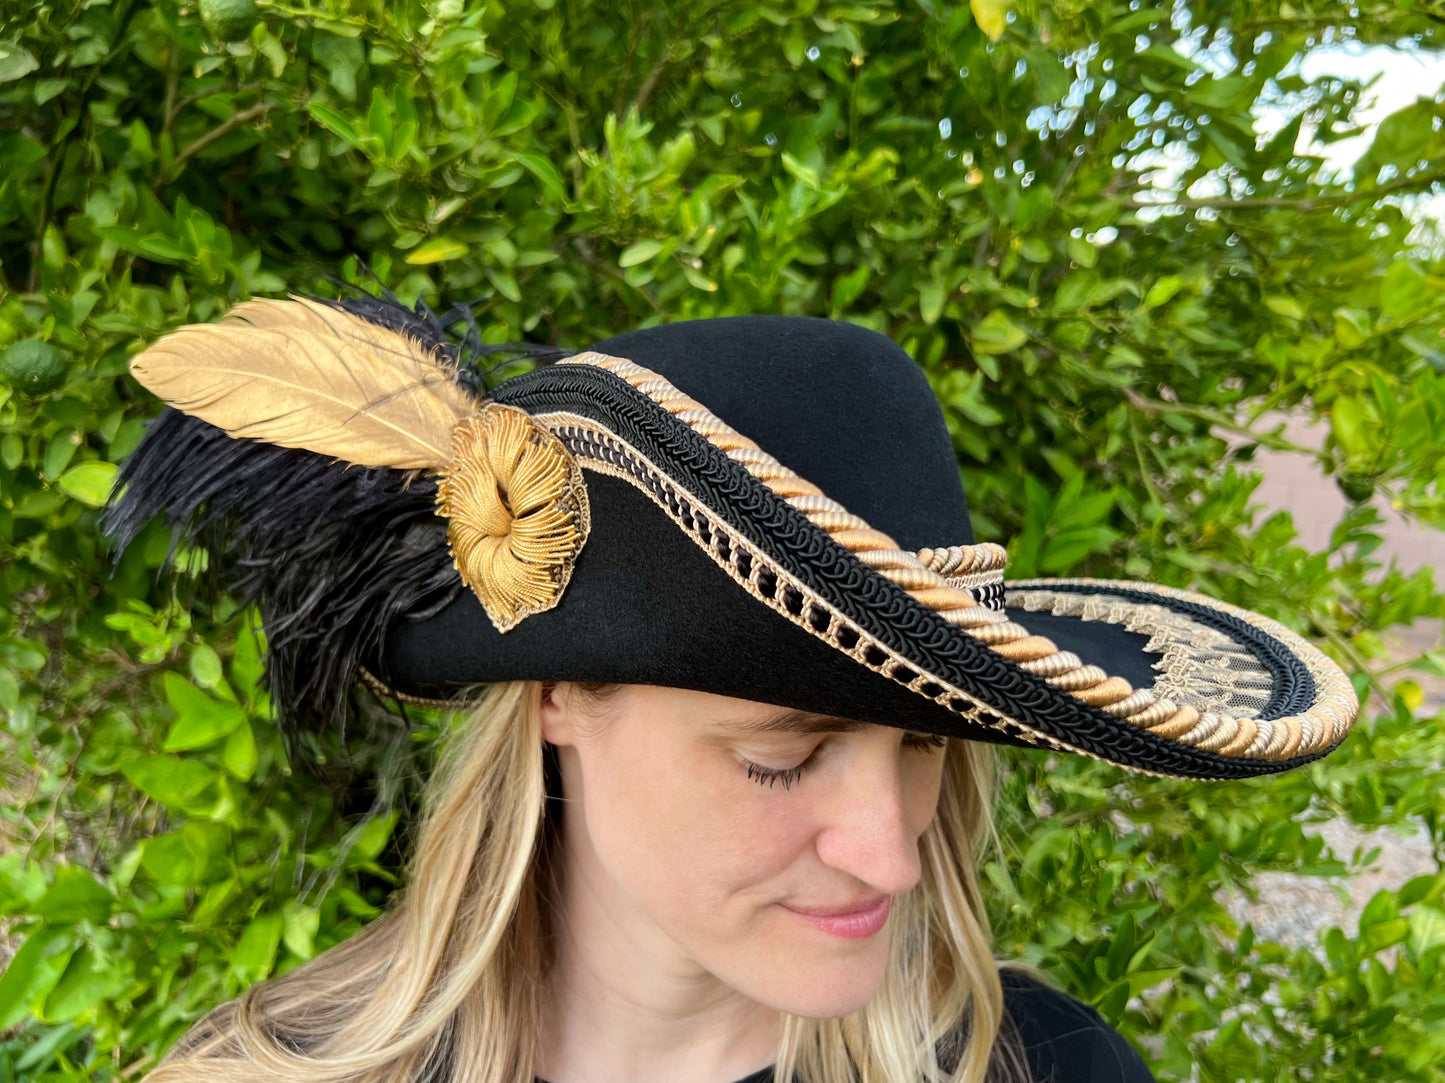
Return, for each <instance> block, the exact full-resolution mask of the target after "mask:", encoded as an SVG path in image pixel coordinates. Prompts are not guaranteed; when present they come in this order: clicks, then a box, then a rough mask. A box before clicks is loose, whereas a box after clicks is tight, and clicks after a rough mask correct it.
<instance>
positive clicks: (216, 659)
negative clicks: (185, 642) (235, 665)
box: [171, 643, 223, 706]
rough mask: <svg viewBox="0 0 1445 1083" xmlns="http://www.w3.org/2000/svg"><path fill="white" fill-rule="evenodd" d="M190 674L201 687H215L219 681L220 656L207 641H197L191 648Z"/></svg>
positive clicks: (220, 675) (220, 677) (220, 673)
mask: <svg viewBox="0 0 1445 1083" xmlns="http://www.w3.org/2000/svg"><path fill="white" fill-rule="evenodd" d="M191 676H192V677H193V678H195V681H196V683H197V684H199V685H200V686H201V687H203V688H215V687H216V686H217V685H218V684H220V683H221V679H222V676H223V674H222V671H221V656H220V655H218V654H217V653H216V648H214V647H212V646H211V645H210V644H209V643H197V644H196V646H195V647H194V648H193V649H192V651H191ZM171 706H175V704H171Z"/></svg>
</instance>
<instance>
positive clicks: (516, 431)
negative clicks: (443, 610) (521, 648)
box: [437, 402, 591, 632]
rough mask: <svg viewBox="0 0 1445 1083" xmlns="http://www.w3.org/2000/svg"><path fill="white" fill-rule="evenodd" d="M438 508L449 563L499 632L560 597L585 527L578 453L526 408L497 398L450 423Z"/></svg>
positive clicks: (587, 523)
mask: <svg viewBox="0 0 1445 1083" xmlns="http://www.w3.org/2000/svg"><path fill="white" fill-rule="evenodd" d="M437 508H438V511H439V512H440V514H441V515H443V516H445V517H446V519H447V541H448V543H449V545H450V547H451V552H452V563H453V564H454V565H455V566H456V569H457V571H458V572H460V573H461V577H462V581H463V582H464V583H466V584H467V586H469V587H471V589H472V591H473V593H475V594H476V596H477V597H478V598H479V599H480V600H481V603H482V608H484V609H485V610H486V611H487V616H488V617H489V618H490V619H491V622H492V624H493V626H494V627H495V628H496V629H497V631H499V632H506V631H508V630H510V629H511V628H513V627H515V626H516V625H517V624H518V623H519V622H520V621H522V620H524V619H525V618H527V617H529V616H531V615H532V614H533V613H540V612H543V611H544V610H547V609H551V608H552V607H553V606H555V605H556V604H557V602H558V601H559V600H560V599H561V597H562V591H563V590H564V589H565V588H566V586H567V582H568V580H569V579H571V577H572V567H573V565H574V564H575V563H576V560H577V554H578V553H579V552H580V551H581V549H582V545H583V543H584V542H585V541H586V540H587V534H588V531H589V530H590V529H591V512H590V510H589V508H588V504H587V487H586V483H585V482H584V481H583V479H582V468H581V467H579V466H578V465H577V462H576V460H575V459H573V457H572V455H571V454H570V453H569V452H568V451H567V449H566V448H565V447H564V446H563V445H562V442H561V441H560V440H558V439H557V437H556V436H554V435H553V434H552V433H550V432H548V431H547V430H546V429H545V428H543V427H542V426H541V425H539V424H538V423H537V422H536V421H534V420H532V417H531V415H530V414H528V413H527V412H526V411H525V410H520V409H518V408H517V407H515V406H504V405H502V404H501V403H495V402H493V403H488V404H487V405H486V406H485V407H483V408H482V410H481V412H480V413H477V414H472V415H471V416H469V417H465V418H463V419H461V420H460V421H458V422H457V423H456V425H455V426H454V427H453V429H452V439H451V462H450V463H449V464H448V465H447V467H446V469H445V470H444V472H443V475H442V477H441V479H440V481H439V482H438V484H437Z"/></svg>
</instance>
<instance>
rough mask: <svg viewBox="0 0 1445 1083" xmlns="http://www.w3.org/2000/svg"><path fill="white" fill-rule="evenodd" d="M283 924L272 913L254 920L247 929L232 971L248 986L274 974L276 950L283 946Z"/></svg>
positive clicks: (241, 940)
mask: <svg viewBox="0 0 1445 1083" xmlns="http://www.w3.org/2000/svg"><path fill="white" fill-rule="evenodd" d="M282 925H283V918H282V915H281V914H280V913H279V912H277V911H275V910H272V911H268V912H267V913H264V914H261V915H260V916H259V917H256V918H253V919H252V921H251V923H250V924H249V925H247V926H246V931H245V932H243V933H242V934H241V939H240V941H239V942H238V943H237V944H236V951H235V953H234V954H233V955H232V956H231V970H232V972H233V973H234V974H235V975H236V977H237V978H239V979H240V980H241V981H243V982H245V983H247V984H249V983H251V982H254V981H259V980H260V979H262V978H264V977H266V975H268V974H270V973H271V967H272V966H274V965H275V962H276V949H277V947H279V946H280V943H281V930H282Z"/></svg>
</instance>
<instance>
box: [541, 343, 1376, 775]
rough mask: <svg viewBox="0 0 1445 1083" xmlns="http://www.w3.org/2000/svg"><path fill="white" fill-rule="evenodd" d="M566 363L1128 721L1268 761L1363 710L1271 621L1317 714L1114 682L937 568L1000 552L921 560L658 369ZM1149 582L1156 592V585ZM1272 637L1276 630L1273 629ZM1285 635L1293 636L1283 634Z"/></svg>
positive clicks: (579, 359)
mask: <svg viewBox="0 0 1445 1083" xmlns="http://www.w3.org/2000/svg"><path fill="white" fill-rule="evenodd" d="M557 363H558V364H585V365H593V366H596V367H598V368H603V369H606V370H607V371H609V372H611V373H613V374H614V375H616V376H618V377H619V378H621V379H622V380H624V381H625V382H627V383H628V384H629V385H630V386H632V387H633V388H635V389H636V390H638V391H640V392H642V393H643V394H645V395H647V396H648V397H649V398H650V399H651V400H652V401H653V402H654V403H656V404H657V405H658V406H659V407H661V408H662V409H664V410H666V411H667V412H668V413H669V414H672V415H673V416H675V417H677V418H678V419H679V420H680V421H683V422H685V423H686V424H687V425H688V426H689V427H690V428H692V429H693V431H694V432H697V433H698V434H699V435H701V436H703V437H705V438H706V439H707V440H708V441H709V442H710V443H712V444H713V445H714V446H715V447H717V448H719V449H720V450H721V451H723V452H724V453H725V454H727V455H728V457H729V458H731V459H732V460H733V461H735V462H737V463H738V464H739V465H741V466H742V467H743V468H744V469H746V470H747V471H748V472H749V473H750V474H751V475H752V476H753V477H755V478H757V479H758V480H759V481H760V482H762V483H763V484H764V485H766V486H767V487H768V488H769V489H771V490H772V491H773V492H775V493H777V494H778V495H779V496H780V497H782V498H783V499H785V500H787V501H788V503H790V504H791V505H793V507H795V508H797V509H798V510H799V511H801V512H802V513H803V514H804V515H805V516H806V517H807V518H808V519H809V521H811V522H812V523H813V524H814V525H815V526H817V527H819V528H820V529H822V530H823V531H825V532H826V533H827V534H829V535H830V536H831V537H832V538H833V540H834V541H836V542H838V543H839V544H840V545H842V546H843V547H844V548H845V549H847V550H848V551H849V552H851V553H853V554H854V555H855V556H856V557H858V559H860V560H862V561H863V562H864V563H866V564H868V565H869V566H870V567H872V568H874V569H875V570H876V571H878V572H879V574H881V575H883V576H884V577H885V578H887V579H889V580H890V581H891V582H894V583H896V584H898V585H899V586H900V587H901V588H902V589H903V590H905V591H906V592H907V593H908V594H909V595H911V596H912V597H913V598H915V599H916V600H917V601H919V602H920V603H922V604H923V605H926V606H927V607H928V608H929V609H932V610H933V611H934V612H936V613H938V615H939V616H940V617H941V618H943V619H944V620H946V621H948V622H949V623H950V624H953V625H955V626H956V627H958V628H960V629H961V630H962V631H964V632H965V633H966V634H968V635H970V636H972V637H973V638H975V639H977V640H979V641H980V642H982V643H984V644H985V645H986V646H988V647H989V648H990V649H991V650H993V651H994V652H995V653H997V654H1000V655H1002V656H1003V657H1005V658H1008V659H1009V660H1010V661H1012V662H1014V663H1015V664H1017V665H1018V666H1020V668H1022V669H1025V670H1027V671H1029V672H1031V673H1034V674H1035V675H1037V676H1040V677H1043V678H1044V679H1046V680H1048V681H1049V682H1050V683H1052V684H1054V685H1055V686H1056V687H1058V688H1060V689H1061V690H1062V691H1065V692H1067V693H1069V694H1070V695H1071V696H1073V697H1075V698H1076V699H1079V700H1081V701H1083V702H1084V703H1087V704H1089V705H1091V706H1094V707H1098V708H1099V709H1101V710H1103V711H1105V712H1107V713H1109V714H1112V715H1114V716H1115V717H1116V718H1119V719H1120V720H1122V721H1125V722H1128V723H1130V724H1132V725H1136V726H1139V727H1141V728H1144V729H1147V730H1149V731H1151V732H1154V733H1157V734H1159V735H1161V736H1167V737H1169V738H1170V739H1172V740H1175V741H1178V742H1180V743H1183V744H1192V745H1197V746H1198V747H1201V748H1206V749H1209V750H1211V751H1221V752H1223V750H1225V749H1229V750H1230V752H1228V753H1227V754H1229V755H1234V756H1240V755H1244V754H1245V752H1246V751H1247V750H1249V749H1254V748H1256V747H1261V746H1262V747H1263V748H1265V749H1266V750H1267V752H1266V758H1279V759H1287V758H1289V757H1291V756H1294V755H1302V754H1307V753H1310V752H1314V751H1319V750H1320V749H1323V748H1325V747H1328V746H1329V745H1331V744H1333V743H1334V742H1335V741H1336V740H1338V739H1340V738H1342V737H1343V736H1344V734H1345V732H1347V731H1348V729H1349V727H1350V725H1351V723H1352V722H1353V720H1354V717H1355V714H1357V713H1358V704H1357V703H1355V704H1354V706H1353V708H1352V707H1351V706H1350V705H1349V704H1350V702H1353V701H1354V693H1353V688H1352V687H1350V685H1349V682H1348V680H1346V679H1345V678H1344V675H1343V673H1341V672H1340V671H1339V668H1338V667H1337V666H1335V665H1334V663H1333V662H1331V661H1330V660H1329V659H1328V658H1326V657H1325V656H1324V655H1323V654H1321V653H1320V652H1319V651H1318V650H1317V649H1316V648H1314V647H1313V646H1312V645H1310V644H1308V643H1307V642H1305V641H1304V640H1303V639H1301V638H1300V637H1298V636H1295V635H1293V633H1289V632H1288V629H1285V628H1284V627H1283V626H1282V625H1277V624H1276V623H1275V622H1272V621H1271V622H1268V623H1269V624H1270V625H1272V626H1273V627H1277V628H1279V629H1281V630H1282V631H1283V632H1285V633H1288V635H1289V636H1290V639H1289V640H1286V645H1287V646H1289V647H1290V649H1291V650H1293V651H1295V653H1296V654H1297V655H1299V656H1300V657H1301V660H1302V661H1303V662H1304V664H1305V665H1306V666H1307V667H1309V668H1310V669H1311V672H1312V673H1316V677H1317V682H1316V683H1317V686H1320V685H1321V680H1320V677H1321V675H1323V676H1324V677H1325V680H1324V681H1323V685H1324V687H1323V690H1322V694H1321V695H1320V696H1319V697H1318V699H1317V701H1316V703H1315V704H1314V705H1313V706H1312V707H1311V708H1310V709H1309V710H1308V711H1305V712H1304V713H1302V714H1300V715H1296V716H1292V717H1291V718H1286V719H1277V720H1274V722H1273V724H1272V726H1270V727H1264V726H1263V725H1262V724H1256V723H1255V722H1254V721H1252V720H1248V719H1245V720H1241V719H1239V718H1235V717H1233V716H1231V715H1219V714H1216V713H1213V712H1210V713H1208V714H1207V715H1206V714H1201V712H1199V711H1198V710H1196V709H1195V708H1193V707H1189V706H1180V705H1179V704H1177V703H1176V702H1175V701H1174V700H1172V699H1170V698H1169V697H1167V696H1161V695H1159V694H1158V693H1156V692H1155V691H1153V690H1151V689H1135V688H1133V686H1132V685H1130V683H1129V682H1128V681H1126V680H1124V679H1123V678H1122V677H1113V676H1110V675H1109V674H1108V673H1106V672H1105V671H1104V670H1103V669H1101V668H1100V667H1098V666H1094V665H1088V664H1086V663H1084V662H1083V660H1082V659H1080V658H1079V657H1078V655H1076V654H1074V653H1072V652H1069V651H1061V650H1059V648H1058V646H1057V645H1056V644H1054V643H1053V642H1052V641H1051V640H1049V639H1048V638H1046V637H1044V636H1037V635H1032V634H1031V633H1030V632H1029V631H1028V629H1026V628H1024V627H1022V626H1020V625H1018V624H1015V623H1013V622H1012V621H1011V620H1009V618H1008V615H1007V614H1006V613H1003V612H1000V611H996V610H994V609H991V608H990V607H988V606H986V605H980V604H979V603H978V601H977V600H976V599H975V597H974V595H973V594H972V592H971V590H970V589H967V588H966V587H965V586H964V585H963V584H962V583H955V582H953V581H950V578H949V577H948V576H946V575H944V574H941V573H940V572H939V571H938V570H936V569H938V568H940V567H942V568H947V569H948V570H949V571H952V572H954V573H956V576H955V577H956V578H957V577H963V576H971V575H972V574H973V573H974V571H975V567H974V565H975V564H978V565H979V566H980V567H981V568H983V571H981V572H979V574H980V576H982V575H985V574H987V573H989V572H992V571H993V570H994V569H993V567H992V566H991V565H992V562H993V561H996V560H998V559H999V555H998V553H995V552H993V550H991V549H988V548H986V547H985V546H951V547H945V548H944V549H942V550H925V551H924V553H926V554H927V557H926V558H922V554H919V553H911V552H907V551H905V550H903V549H900V548H899V546H898V545H897V543H896V542H894V541H893V539H892V538H890V537H889V536H888V535H887V534H884V533H883V532H881V531H878V530H874V529H873V528H872V527H871V526H869V524H868V523H867V522H866V521H865V520H863V519H861V518H859V517H858V516H856V515H853V514H852V513H851V512H849V511H848V510H847V509H846V508H845V507H843V506H842V505H841V504H839V503H838V502H837V501H835V500H831V499H830V498H828V497H827V496H826V495H824V493H823V492H822V490H820V489H819V488H818V487H817V486H815V485H813V484H812V483H811V482H809V481H807V480H806V479H804V478H802V477H800V476H799V475H798V474H796V473H795V472H793V471H792V470H789V469H788V468H787V467H785V466H783V464H782V463H780V462H778V461H777V460H776V459H775V458H773V457H772V456H771V455H769V454H768V453H767V452H765V451H763V450H762V448H760V447H759V446H758V445H757V444H756V443H754V442H753V441H752V440H749V439H748V438H747V437H745V436H743V435H742V434H741V433H739V432H737V431H736V430H734V429H733V428H731V427H730V426H729V425H727V424H726V423H725V422H724V421H723V420H722V419H721V418H719V417H717V415H715V414H713V413H712V412H711V411H710V410H708V409H707V408H706V407H704V406H703V405H702V404H701V403H699V402H697V401H696V400H695V399H692V398H690V397H689V396H687V395H685V394H683V393H682V392H681V391H679V390H678V389H677V388H675V387H674V386H673V385H672V384H671V383H670V382H668V381H667V380H665V379H663V378H662V377H661V376H659V375H658V374H657V373H655V372H652V371H651V370H649V369H646V368H643V367H642V366H641V365H638V364H636V363H634V362H632V361H628V360H626V359H625V358H619V357H612V356H609V355H607V354H601V353H597V352H595V351H586V352H583V353H580V354H576V355H574V356H572V357H569V358H566V359H564V360H562V361H559V362H557ZM985 544H987V543H985ZM994 548H995V549H997V548H998V547H994ZM965 561H967V566H966V567H965ZM1145 586H1146V587H1149V588H1152V587H1153V584H1145ZM1190 597H1191V598H1192V599H1193V600H1196V601H1198V602H1199V603H1200V604H1204V605H1210V606H1215V607H1216V608H1220V609H1224V608H1225V607H1224V606H1223V604H1222V603H1216V602H1215V601H1214V600H1213V599H1207V598H1204V597H1203V596H1201V595H1193V596H1190ZM1244 614H1246V611H1240V614H1239V615H1243V619H1246V620H1250V621H1251V623H1254V624H1256V625H1258V626H1260V627H1262V628H1263V627H1265V625H1264V624H1262V623H1261V622H1262V621H1264V620H1265V618H1261V617H1258V615H1257V614H1247V615H1244ZM1271 634H1275V633H1274V632H1273V631H1272V629H1271ZM1277 638H1280V639H1282V640H1283V639H1285V637H1284V636H1283V635H1279V636H1277ZM1315 656H1317V657H1315ZM1341 682H1343V687H1344V688H1345V689H1348V690H1349V691H1348V696H1349V702H1347V701H1346V699H1345V693H1344V691H1343V690H1342V688H1341ZM1265 728H1268V729H1269V731H1270V732H1269V733H1268V735H1267V736H1266V734H1264V733H1263V732H1261V731H1262V730H1263V729H1265ZM1276 731H1279V732H1278V733H1276ZM1246 736H1247V737H1248V738H1249V739H1248V741H1247V749H1246V748H1239V746H1240V744H1241V742H1242V741H1243V740H1244V738H1245V737H1246ZM1236 749H1238V751H1235V750H1236Z"/></svg>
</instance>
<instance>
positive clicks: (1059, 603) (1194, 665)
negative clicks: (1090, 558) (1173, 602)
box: [1008, 589, 1275, 748]
mask: <svg viewBox="0 0 1445 1083" xmlns="http://www.w3.org/2000/svg"><path fill="white" fill-rule="evenodd" d="M1008 601H1009V604H1010V605H1011V607H1012V608H1014V609H1022V610H1024V611H1025V612H1027V613H1040V612H1042V613H1046V614H1052V615H1053V616H1056V617H1071V618H1073V619H1075V620H1080V621H1084V622H1086V623H1088V624H1114V625H1118V626H1119V627H1122V628H1124V629H1125V630H1127V631H1130V632H1134V633H1136V634H1138V635H1142V636H1145V637H1146V638H1147V640H1148V642H1147V643H1146V645H1145V647H1144V650H1145V651H1146V652H1147V653H1149V654H1151V655H1154V656H1155V661H1154V662H1153V664H1152V666H1151V668H1152V669H1153V670H1154V672H1155V673H1156V674H1158V676H1156V677H1155V678H1154V683H1153V684H1152V685H1150V686H1149V688H1150V691H1152V692H1154V693H1155V694H1156V695H1158V696H1160V697H1163V698H1166V699H1172V700H1175V701H1176V702H1179V703H1187V704H1189V705H1190V706H1191V707H1194V708H1196V709H1197V710H1200V711H1214V712H1216V713H1226V714H1229V713H1232V714H1235V715H1237V716H1238V717H1240V718H1249V719H1257V718H1259V716H1260V713H1261V712H1262V711H1263V710H1264V708H1265V706H1266V705H1267V704H1268V703H1269V701H1270V699H1271V698H1272V697H1273V695H1274V685H1275V681H1274V677H1273V675H1272V674H1271V673H1270V671H1269V668H1268V667H1267V666H1266V665H1265V664H1264V663H1263V662H1262V661H1260V659H1259V657H1258V655H1256V654H1255V652H1254V650H1253V648H1251V647H1250V646H1248V645H1247V644H1246V643H1244V642H1243V641H1242V640H1239V639H1236V638H1235V637H1234V636H1233V635H1232V634H1229V633H1226V632H1224V631H1221V630H1219V629H1217V628H1214V627H1212V626H1210V625H1209V624H1208V623H1207V622H1204V621H1201V620H1199V619H1198V617H1197V616H1195V615H1192V614H1190V613H1186V612H1183V611H1181V610H1177V609H1171V608H1169V607H1167V606H1165V605H1164V604H1163V601H1162V599H1161V600H1160V601H1158V602H1139V601H1135V600H1134V599H1130V598H1121V597H1119V596H1118V595H1117V594H1086V593H1083V592H1080V591H1071V590H1042V589H1038V590H1021V591H1016V592H1014V594H1013V595H1012V596H1011V597H1010V598H1009V599H1008ZM1252 739H1253V738H1252V737H1251V740H1252ZM1249 746H1250V742H1249V741H1245V742H1244V744H1243V746H1242V747H1244V748H1248V747H1249ZM1262 747H1263V746H1262Z"/></svg>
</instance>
